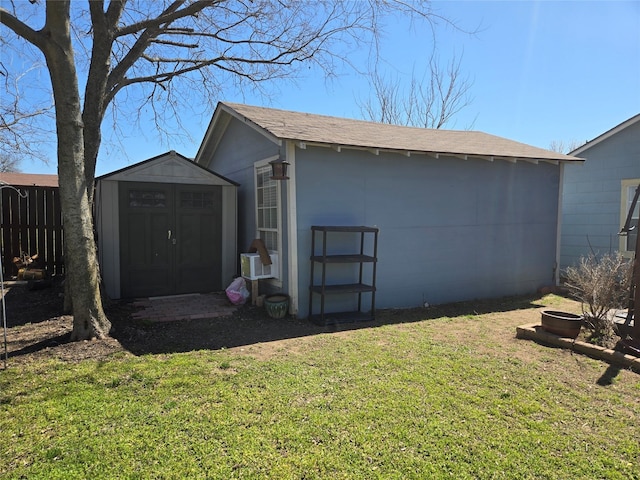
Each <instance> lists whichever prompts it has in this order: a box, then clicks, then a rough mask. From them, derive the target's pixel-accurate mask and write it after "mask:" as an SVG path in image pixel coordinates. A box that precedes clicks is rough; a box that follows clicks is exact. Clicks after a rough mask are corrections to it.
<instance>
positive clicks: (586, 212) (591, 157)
mask: <svg viewBox="0 0 640 480" xmlns="http://www.w3.org/2000/svg"><path fill="white" fill-rule="evenodd" d="M571 155H577V156H579V157H583V158H585V159H586V160H585V162H584V164H576V165H566V166H565V168H564V172H563V181H562V185H563V187H562V233H561V249H560V250H561V261H560V266H561V268H562V269H565V268H567V267H568V266H570V265H575V264H576V263H577V262H578V261H579V259H580V257H582V256H587V255H589V254H591V253H593V254H596V255H598V254H600V255H601V254H604V253H608V252H614V251H620V252H622V253H623V254H625V255H627V256H631V254H632V252H631V251H632V250H633V249H634V248H635V238H636V237H635V233H634V234H632V235H629V236H619V235H618V232H620V229H621V227H622V226H623V225H624V222H625V220H626V217H627V213H628V211H629V208H630V205H631V200H632V199H633V195H634V192H635V189H636V188H637V186H638V185H639V184H640V114H638V115H636V116H634V117H632V118H630V119H628V120H626V121H625V122H622V123H621V124H620V125H618V126H616V127H614V128H612V129H611V130H609V131H607V132H605V133H603V134H602V135H600V136H598V137H597V138H595V139H593V140H591V141H590V142H587V143H586V144H585V145H583V146H581V147H579V148H577V149H576V150H574V151H573V152H571ZM634 222H635V225H638V209H636V211H635V215H634ZM636 231H637V230H636Z"/></svg>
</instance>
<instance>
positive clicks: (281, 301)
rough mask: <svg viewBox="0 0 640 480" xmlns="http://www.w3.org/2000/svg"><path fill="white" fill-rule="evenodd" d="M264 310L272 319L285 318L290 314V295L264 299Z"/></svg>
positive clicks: (280, 294) (275, 295)
mask: <svg viewBox="0 0 640 480" xmlns="http://www.w3.org/2000/svg"><path fill="white" fill-rule="evenodd" d="M264 308H265V309H266V310H267V315H269V316H270V317H271V318H284V317H285V316H286V315H287V313H289V295H285V294H284V293H276V294H274V295H268V296H267V297H266V298H265V299H264Z"/></svg>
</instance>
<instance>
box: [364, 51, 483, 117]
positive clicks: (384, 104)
mask: <svg viewBox="0 0 640 480" xmlns="http://www.w3.org/2000/svg"><path fill="white" fill-rule="evenodd" d="M461 65H462V57H460V58H457V57H455V56H454V57H453V58H452V59H451V60H450V62H449V63H448V64H447V65H446V67H444V68H443V67H442V65H441V64H440V62H439V59H438V57H437V56H436V55H435V53H434V54H432V55H431V57H430V58H429V62H428V70H427V72H426V73H425V76H424V77H425V78H423V79H422V80H419V79H418V78H417V77H416V76H415V74H414V75H412V77H411V80H410V83H409V87H408V89H407V90H406V91H405V90H403V89H402V81H401V78H399V77H395V78H389V77H385V76H384V75H382V74H380V73H379V72H374V73H373V74H371V76H370V84H371V87H372V90H373V94H372V95H371V96H370V97H369V98H368V99H366V100H365V101H364V102H361V103H360V110H361V112H362V114H363V116H364V117H365V118H367V119H368V120H371V121H376V122H382V123H390V124H395V125H410V126H414V127H423V128H442V127H444V126H445V125H447V123H449V122H450V121H451V120H452V119H453V118H454V117H455V115H456V114H458V113H459V112H460V111H461V110H463V109H464V108H466V107H468V106H469V105H470V104H471V102H472V99H471V97H470V96H469V93H470V90H471V87H472V85H473V82H472V81H471V80H470V79H469V77H466V76H463V75H462V74H461Z"/></svg>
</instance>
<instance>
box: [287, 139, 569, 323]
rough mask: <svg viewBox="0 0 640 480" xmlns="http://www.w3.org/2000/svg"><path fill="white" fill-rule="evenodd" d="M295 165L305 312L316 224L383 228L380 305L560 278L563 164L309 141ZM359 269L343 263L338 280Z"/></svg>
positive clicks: (525, 287)
mask: <svg viewBox="0 0 640 480" xmlns="http://www.w3.org/2000/svg"><path fill="white" fill-rule="evenodd" d="M296 169H297V174H296V181H297V185H296V188H297V213H298V249H299V250H298V262H299V287H298V288H299V292H300V300H299V316H301V317H306V315H307V313H308V312H307V310H308V294H309V293H308V287H309V275H310V270H309V256H310V254H311V252H310V243H311V231H310V227H311V226H312V225H366V226H377V227H379V228H380V235H379V246H378V257H379V262H378V275H377V286H378V293H377V297H376V299H377V301H376V304H377V307H380V308H394V307H415V306H420V305H422V304H423V303H424V302H429V303H431V304H439V303H445V302H451V301H457V300H465V299H473V298H484V297H497V296H503V295H512V294H522V293H527V292H533V291H535V290H536V289H537V288H538V287H540V286H542V285H549V284H552V283H553V281H554V280H553V278H554V277H553V276H554V267H555V260H556V258H555V254H556V228H557V227H556V225H557V211H558V188H559V167H558V166H555V165H551V164H546V163H541V164H539V165H534V164H531V163H527V162H517V163H510V162H504V161H496V162H488V161H483V160H466V161H465V160H461V159H457V158H440V159H435V158H431V157H428V156H424V155H415V156H411V157H409V158H407V157H404V156H402V155H393V154H380V155H379V156H376V155H373V154H371V153H368V152H364V151H353V150H343V151H342V153H338V152H334V151H332V150H330V149H327V148H310V147H309V148H307V150H297V153H296ZM346 242H348V240H346V239H341V240H340V241H339V242H338V244H339V245H338V247H337V248H338V249H343V250H348V248H349V245H347V244H346ZM338 253H342V252H338ZM350 273H353V272H349V271H348V270H347V269H344V268H343V269H341V270H339V272H338V275H337V277H338V280H340V279H343V278H347V277H348V276H349V274H350ZM343 300H344V301H343ZM345 303H348V299H336V301H335V305H332V306H330V307H329V310H330V311H331V310H334V311H336V310H341V309H342V308H343V307H344V304H345ZM338 304H340V305H338ZM332 307H333V308H332ZM314 310H315V308H314Z"/></svg>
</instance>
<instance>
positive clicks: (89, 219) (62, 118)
mask: <svg viewBox="0 0 640 480" xmlns="http://www.w3.org/2000/svg"><path fill="white" fill-rule="evenodd" d="M69 8H70V2H69V1H59V2H47V20H46V25H45V32H44V33H45V35H46V36H47V37H48V39H49V40H48V41H47V42H46V43H45V44H44V45H43V46H42V51H43V52H44V55H45V58H46V61H47V66H48V69H49V72H50V75H51V85H52V89H53V96H54V101H55V105H56V133H57V138H58V176H59V184H60V202H61V205H62V212H63V222H64V231H65V237H64V241H65V252H67V253H70V252H73V253H71V254H67V255H66V257H65V265H66V278H67V282H69V287H70V288H71V292H72V296H73V297H72V308H73V332H72V334H71V339H72V340H84V339H90V338H95V337H104V336H107V335H108V334H109V330H110V329H111V322H109V320H108V319H107V317H106V315H105V314H104V310H103V308H102V301H101V298H100V288H99V276H98V269H97V263H96V246H95V238H94V234H93V216H92V212H91V204H90V202H89V196H88V188H87V177H86V175H85V166H84V165H85V156H84V125H83V122H82V110H81V102H80V95H79V89H78V77H77V72H76V68H75V61H74V52H73V47H72V43H71V34H70V25H69Z"/></svg>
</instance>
